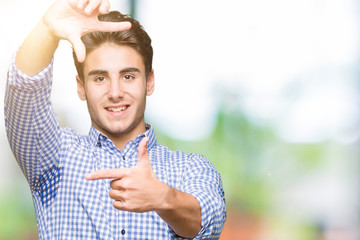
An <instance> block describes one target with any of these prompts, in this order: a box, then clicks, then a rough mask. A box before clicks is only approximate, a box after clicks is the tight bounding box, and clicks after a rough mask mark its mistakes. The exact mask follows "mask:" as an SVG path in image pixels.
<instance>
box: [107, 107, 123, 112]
mask: <svg viewBox="0 0 360 240" xmlns="http://www.w3.org/2000/svg"><path fill="white" fill-rule="evenodd" d="M126 108H127V107H126V106H122V107H117V108H108V110H109V111H111V112H121V111H124V110H125V109H126Z"/></svg>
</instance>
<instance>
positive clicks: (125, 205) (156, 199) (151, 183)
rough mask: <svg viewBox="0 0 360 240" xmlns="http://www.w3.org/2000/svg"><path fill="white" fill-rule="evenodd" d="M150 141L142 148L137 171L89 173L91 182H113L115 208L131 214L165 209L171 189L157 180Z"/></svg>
mask: <svg viewBox="0 0 360 240" xmlns="http://www.w3.org/2000/svg"><path fill="white" fill-rule="evenodd" d="M148 141H149V138H147V137H144V138H143V139H142V140H141V142H140V143H139V147H138V156H139V159H138V163H137V165H136V166H135V167H133V168H121V169H104V170H99V171H95V172H92V173H89V174H87V175H86V179H87V180H98V179H113V180H112V181H111V182H110V187H111V190H110V192H109V196H110V197H111V198H112V199H114V203H113V206H114V207H115V208H117V209H119V210H125V211H130V212H148V211H156V210H158V209H162V208H164V205H166V199H167V196H168V194H169V192H170V189H171V188H170V187H169V186H168V185H166V184H164V183H162V182H161V181H160V180H158V179H157V177H156V175H155V174H154V172H153V169H152V167H151V163H150V159H149V155H148V152H147V143H148Z"/></svg>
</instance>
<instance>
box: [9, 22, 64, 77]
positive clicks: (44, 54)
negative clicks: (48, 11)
mask: <svg viewBox="0 0 360 240" xmlns="http://www.w3.org/2000/svg"><path fill="white" fill-rule="evenodd" d="M58 44H59V39H58V38H56V37H54V36H53V35H52V34H51V33H50V31H49V29H48V27H47V25H46V24H45V23H44V22H43V20H40V22H39V23H38V24H37V25H36V26H35V28H34V29H33V30H32V31H31V32H30V34H29V35H28V36H27V37H26V39H25V41H24V42H23V44H22V45H21V47H20V48H19V51H18V53H17V55H16V58H15V64H16V67H17V69H19V70H20V71H22V72H23V73H25V74H27V75H28V76H34V75H36V74H38V73H39V72H40V71H41V70H43V69H44V68H45V67H46V66H48V65H49V63H50V62H51V60H52V58H53V56H54V53H55V51H56V48H57V47H58Z"/></svg>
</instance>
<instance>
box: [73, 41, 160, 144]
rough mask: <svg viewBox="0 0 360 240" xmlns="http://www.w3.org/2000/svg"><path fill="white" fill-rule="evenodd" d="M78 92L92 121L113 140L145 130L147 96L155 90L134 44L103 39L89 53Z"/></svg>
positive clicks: (78, 81) (122, 138) (127, 137)
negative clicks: (121, 44)
mask: <svg viewBox="0 0 360 240" xmlns="http://www.w3.org/2000/svg"><path fill="white" fill-rule="evenodd" d="M77 85H78V94H79V97H80V99H82V100H86V101H87V105H88V110H89V114H90V118H91V122H92V125H93V126H94V127H95V128H96V129H97V130H99V131H101V132H102V133H104V134H106V135H107V136H108V137H109V138H110V139H112V140H113V141H117V140H119V139H121V141H126V142H127V141H130V140H132V139H134V138H135V137H136V136H137V135H139V134H141V133H143V132H144V131H145V122H144V111H145V103H146V96H150V95H151V94H152V92H153V90H154V74H153V72H151V74H150V76H149V78H148V81H146V77H145V66H144V63H143V61H142V58H141V56H140V54H139V53H138V52H137V51H136V50H134V49H133V48H131V47H128V46H120V45H116V44H111V43H104V44H102V45H101V46H100V47H98V48H97V49H95V50H93V51H92V52H90V53H89V54H88V55H87V56H86V60H85V63H84V82H82V81H81V80H80V79H79V77H77Z"/></svg>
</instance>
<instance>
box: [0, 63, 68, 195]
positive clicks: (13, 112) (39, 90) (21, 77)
mask: <svg viewBox="0 0 360 240" xmlns="http://www.w3.org/2000/svg"><path fill="white" fill-rule="evenodd" d="M14 60H15V58H14V59H13V61H12V63H11V65H10V68H9V71H8V79H7V84H6V93H5V102H4V114H5V127H6V133H7V137H8V140H9V144H10V147H11V149H12V151H13V154H14V156H15V158H16V160H17V162H18V164H19V166H20V168H21V170H22V171H23V173H24V175H25V177H26V179H27V181H28V182H29V185H30V187H31V189H32V190H33V191H34V190H36V189H35V188H36V183H37V181H38V180H39V179H40V178H41V176H42V175H43V174H44V173H45V172H47V171H49V170H50V169H52V168H53V167H54V166H56V165H57V164H58V163H57V160H56V159H58V158H57V154H58V149H59V144H58V143H59V139H60V134H61V133H60V126H59V123H58V121H57V119H56V115H55V113H54V111H53V108H52V105H51V102H50V94H51V84H52V65H53V61H52V62H51V63H50V64H49V66H47V67H46V68H45V69H43V70H42V71H41V72H40V73H39V74H37V75H36V76H33V77H30V76H27V75H26V74H24V73H22V72H21V71H20V70H18V69H16V66H15V61H14Z"/></svg>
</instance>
